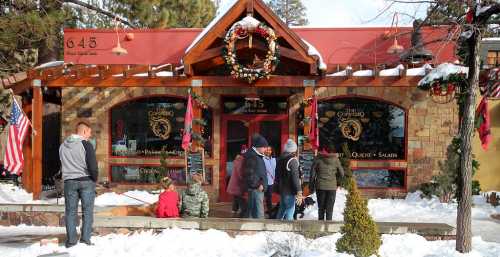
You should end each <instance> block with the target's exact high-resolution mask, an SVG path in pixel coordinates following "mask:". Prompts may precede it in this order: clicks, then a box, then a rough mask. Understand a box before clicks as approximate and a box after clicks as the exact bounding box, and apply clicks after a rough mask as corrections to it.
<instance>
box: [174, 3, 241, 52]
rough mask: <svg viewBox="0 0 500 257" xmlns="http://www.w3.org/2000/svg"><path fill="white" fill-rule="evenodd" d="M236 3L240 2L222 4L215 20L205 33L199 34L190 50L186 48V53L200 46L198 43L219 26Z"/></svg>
mask: <svg viewBox="0 0 500 257" xmlns="http://www.w3.org/2000/svg"><path fill="white" fill-rule="evenodd" d="M236 2H238V1H237V0H228V1H224V2H223V3H222V4H221V6H220V7H219V9H218V10H217V16H215V18H214V19H213V20H212V21H211V22H210V23H209V24H208V25H207V27H205V29H203V31H201V32H200V34H198V36H196V38H195V39H194V40H193V42H191V44H190V45H189V46H188V48H186V51H185V52H184V53H187V52H189V50H191V48H193V47H194V46H195V45H196V44H198V42H199V41H200V40H201V39H202V38H203V37H204V36H205V35H206V34H207V33H208V32H209V31H210V30H212V28H213V27H214V26H215V24H217V23H218V22H219V21H220V20H221V19H222V17H224V15H226V13H227V12H228V11H229V10H230V9H231V8H232V7H233V6H234V5H235V4H236Z"/></svg>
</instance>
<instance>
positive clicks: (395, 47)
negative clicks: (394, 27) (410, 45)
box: [387, 37, 405, 54]
mask: <svg viewBox="0 0 500 257" xmlns="http://www.w3.org/2000/svg"><path fill="white" fill-rule="evenodd" d="M404 50H405V48H404V47H403V46H402V45H400V44H398V39H397V38H396V37H394V44H392V46H390V47H389V49H387V53H388V54H400V53H402V52H403V51H404Z"/></svg>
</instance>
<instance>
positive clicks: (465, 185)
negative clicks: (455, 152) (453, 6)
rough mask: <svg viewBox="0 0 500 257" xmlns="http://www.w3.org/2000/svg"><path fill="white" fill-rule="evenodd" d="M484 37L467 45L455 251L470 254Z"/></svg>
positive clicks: (478, 35) (472, 38)
mask: <svg viewBox="0 0 500 257" xmlns="http://www.w3.org/2000/svg"><path fill="white" fill-rule="evenodd" d="M480 43H481V33H479V32H478V31H476V32H475V33H474V34H473V35H472V36H471V38H470V40H469V41H468V44H469V47H470V50H469V51H470V52H469V53H470V55H469V65H468V66H469V75H468V86H467V92H465V93H466V99H465V106H464V114H463V120H462V121H461V129H460V136H461V140H462V143H461V145H460V152H461V156H460V157H461V158H460V171H461V174H460V175H461V178H460V179H461V185H462V186H461V188H460V201H459V202H458V212H457V241H456V250H457V251H459V252H462V253H468V252H470V251H471V250H472V243H471V240H472V231H471V227H472V225H471V207H472V138H473V136H474V116H475V109H476V93H477V90H478V88H479V63H480V61H479V46H480Z"/></svg>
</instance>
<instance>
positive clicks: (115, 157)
mask: <svg viewBox="0 0 500 257" xmlns="http://www.w3.org/2000/svg"><path fill="white" fill-rule="evenodd" d="M160 97H170V98H175V99H182V100H186V104H187V97H184V96H179V95H171V94H152V95H141V96H137V97H133V98H128V99H126V100H125V101H121V102H118V103H116V104H113V105H112V106H110V107H109V108H108V110H107V112H108V138H109V140H110V141H109V143H108V157H109V158H110V159H144V160H160V156H117V155H113V151H112V144H113V142H112V140H113V137H112V127H113V126H112V125H113V124H112V117H111V112H112V110H113V109H114V108H116V107H119V106H120V105H123V104H126V103H128V102H132V101H137V100H140V99H146V98H160ZM208 109H209V110H210V112H211V113H212V135H211V138H212V140H213V137H214V135H213V134H214V130H215V129H214V128H215V123H214V120H215V119H214V110H213V109H212V108H210V107H208ZM202 114H203V110H202ZM210 147H211V148H212V149H211V152H212V156H210V158H209V159H213V155H214V144H213V142H212V144H210ZM168 159H170V160H181V159H184V156H179V157H170V158H167V160H168Z"/></svg>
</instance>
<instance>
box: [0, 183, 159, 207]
mask: <svg viewBox="0 0 500 257" xmlns="http://www.w3.org/2000/svg"><path fill="white" fill-rule="evenodd" d="M32 199H33V195H32V194H30V193H27V192H26V191H24V189H22V188H19V187H16V186H14V185H12V184H1V183H0V204H5V203H18V204H57V203H59V204H60V205H64V198H59V201H58V200H57V199H54V198H52V199H46V198H44V197H43V195H42V200H37V201H33V200H32ZM156 201H158V194H152V193H149V192H147V191H140V190H134V191H128V192H126V193H123V194H117V193H114V192H111V193H104V194H102V195H99V196H97V197H96V199H95V205H96V206H117V205H142V204H145V203H154V202H156Z"/></svg>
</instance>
